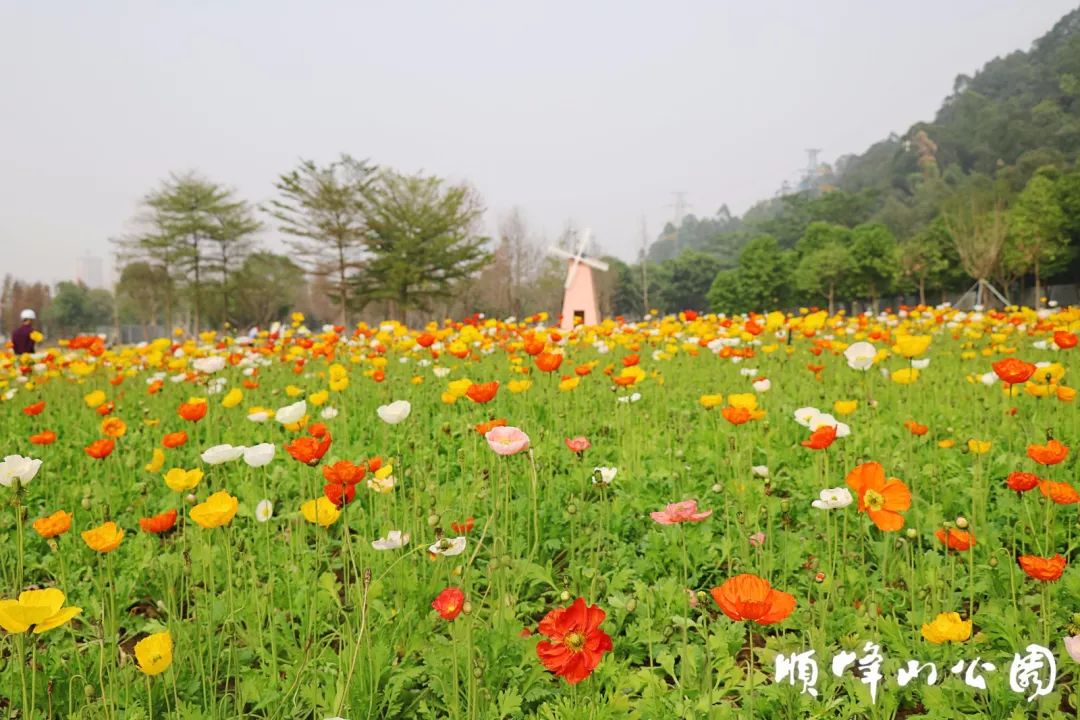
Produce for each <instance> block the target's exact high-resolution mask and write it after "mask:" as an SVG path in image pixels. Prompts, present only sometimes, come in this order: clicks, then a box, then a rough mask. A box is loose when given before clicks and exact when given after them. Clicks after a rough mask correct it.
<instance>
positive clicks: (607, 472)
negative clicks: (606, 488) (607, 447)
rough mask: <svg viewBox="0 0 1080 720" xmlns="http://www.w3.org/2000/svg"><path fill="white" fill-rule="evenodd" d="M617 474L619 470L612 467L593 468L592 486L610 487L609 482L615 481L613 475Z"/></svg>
mask: <svg viewBox="0 0 1080 720" xmlns="http://www.w3.org/2000/svg"><path fill="white" fill-rule="evenodd" d="M618 472H619V468H613V467H595V468H593V476H592V481H593V485H610V484H611V481H612V480H614V479H615V475H617V474H618Z"/></svg>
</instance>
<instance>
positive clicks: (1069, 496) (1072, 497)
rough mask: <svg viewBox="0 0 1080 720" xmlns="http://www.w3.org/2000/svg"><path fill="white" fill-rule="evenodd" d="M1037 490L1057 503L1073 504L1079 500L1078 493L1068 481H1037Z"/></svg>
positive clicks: (1079, 495) (1079, 494)
mask: <svg viewBox="0 0 1080 720" xmlns="http://www.w3.org/2000/svg"><path fill="white" fill-rule="evenodd" d="M1039 492H1041V493H1042V494H1043V497H1047V498H1050V500H1051V501H1053V502H1054V503H1055V504H1057V505H1073V504H1075V503H1078V502H1080V493H1077V492H1076V488H1074V487H1073V486H1072V485H1070V484H1069V483H1064V482H1053V481H1051V480H1043V481H1042V482H1040V483H1039Z"/></svg>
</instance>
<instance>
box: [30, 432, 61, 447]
mask: <svg viewBox="0 0 1080 720" xmlns="http://www.w3.org/2000/svg"><path fill="white" fill-rule="evenodd" d="M30 442H31V443H32V444H34V445H52V444H53V443H54V442H56V433H54V432H53V431H52V430H42V431H41V432H39V433H37V434H36V435H31V436H30Z"/></svg>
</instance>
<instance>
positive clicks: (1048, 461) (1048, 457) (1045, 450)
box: [1027, 440, 1069, 465]
mask: <svg viewBox="0 0 1080 720" xmlns="http://www.w3.org/2000/svg"><path fill="white" fill-rule="evenodd" d="M1027 456H1028V457H1029V458H1031V459H1032V460H1034V461H1035V462H1037V463H1039V464H1040V465H1057V464H1058V463H1059V462H1061V461H1062V460H1064V459H1065V458H1067V457H1068V456H1069V448H1067V447H1066V446H1064V445H1062V444H1061V443H1060V442H1058V441H1057V440H1051V441H1049V442H1048V443H1046V444H1045V445H1036V444H1031V445H1028V448H1027Z"/></svg>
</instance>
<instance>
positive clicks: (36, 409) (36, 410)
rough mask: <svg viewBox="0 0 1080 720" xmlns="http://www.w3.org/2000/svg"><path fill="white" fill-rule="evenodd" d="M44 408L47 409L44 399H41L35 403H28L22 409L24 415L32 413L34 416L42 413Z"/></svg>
mask: <svg viewBox="0 0 1080 720" xmlns="http://www.w3.org/2000/svg"><path fill="white" fill-rule="evenodd" d="M44 409H45V401H44V400H39V401H38V402H36V403H34V404H33V405H27V406H26V407H24V408H23V409H22V411H23V415H31V416H33V415H40V414H41V412H42V411H43V410H44Z"/></svg>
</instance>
